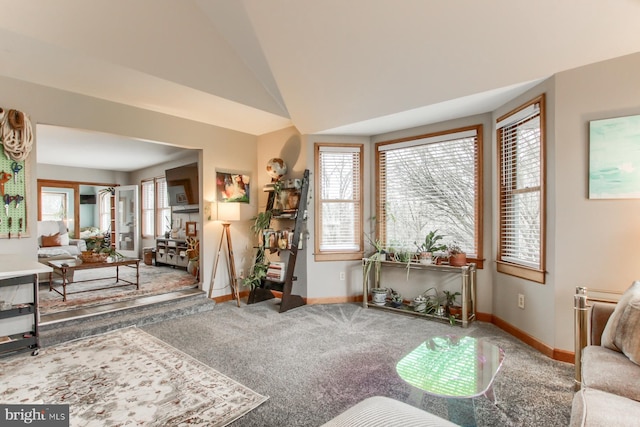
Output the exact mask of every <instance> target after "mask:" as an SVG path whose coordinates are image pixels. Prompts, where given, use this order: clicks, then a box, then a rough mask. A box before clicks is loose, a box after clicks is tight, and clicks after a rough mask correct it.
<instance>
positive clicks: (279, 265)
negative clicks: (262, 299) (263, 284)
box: [267, 262, 284, 282]
mask: <svg viewBox="0 0 640 427" xmlns="http://www.w3.org/2000/svg"><path fill="white" fill-rule="evenodd" d="M267 280H273V281H274V282H282V281H284V262H271V263H269V268H267Z"/></svg>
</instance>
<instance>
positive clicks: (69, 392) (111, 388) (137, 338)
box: [0, 327, 268, 426]
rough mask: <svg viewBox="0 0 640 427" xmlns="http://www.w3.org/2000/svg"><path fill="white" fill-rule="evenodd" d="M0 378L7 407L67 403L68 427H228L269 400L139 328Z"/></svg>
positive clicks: (26, 362)
mask: <svg viewBox="0 0 640 427" xmlns="http://www.w3.org/2000/svg"><path fill="white" fill-rule="evenodd" d="M196 338H197V337H196ZM0 376H1V377H2V383H1V385H0V401H2V403H6V404H29V403H31V404H69V413H70V425H71V426H107V425H108V426H128V425H131V426H133V425H136V426H139V425H144V426H179V425H204V426H225V425H228V424H229V423H231V422H233V421H234V420H236V419H238V418H240V417H242V416H243V415H245V414H247V413H248V412H250V411H251V410H253V409H254V408H256V407H258V406H259V405H261V404H262V403H263V402H265V401H266V400H267V399H268V397H266V396H262V395H260V394H258V393H255V392H254V391H252V390H250V389H248V388H247V387H245V386H243V385H241V384H239V383H238V382H236V381H234V380H232V379H230V378H228V377H227V376H225V375H223V374H221V373H220V372H218V371H216V370H214V369H212V368H210V367H208V366H206V365H205V364H203V363H201V362H199V361H197V360H196V359H194V358H192V357H191V356H189V355H187V354H185V353H183V352H181V351H180V350H178V349H176V348H174V347H172V346H170V345H168V344H167V343H165V342H163V341H161V340H159V339H158V338H155V337H153V336H151V335H149V334H147V333H146V332H144V331H142V330H140V329H138V328H136V327H131V328H125V329H120V330H117V331H114V332H110V333H107V334H103V335H97V336H93V337H89V338H84V339H81V340H76V341H71V342H67V343H64V344H61V345H58V346H55V347H51V348H45V349H42V350H41V351H40V355H39V356H37V357H28V356H27V357H25V356H24V355H23V354H22V355H15V356H11V357H9V358H7V359H5V360H3V361H2V363H1V364H0Z"/></svg>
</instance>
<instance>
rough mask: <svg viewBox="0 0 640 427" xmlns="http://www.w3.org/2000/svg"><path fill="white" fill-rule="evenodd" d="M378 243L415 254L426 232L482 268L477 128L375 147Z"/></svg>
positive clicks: (480, 180) (419, 137)
mask: <svg viewBox="0 0 640 427" xmlns="http://www.w3.org/2000/svg"><path fill="white" fill-rule="evenodd" d="M376 155H377V159H376V164H377V174H378V180H377V181H378V190H377V197H378V203H377V206H378V211H377V220H378V224H377V226H378V234H379V235H378V238H379V239H380V240H381V241H382V242H383V244H385V245H386V246H387V248H391V249H394V250H409V251H415V250H416V249H417V247H416V243H417V244H420V243H421V242H423V241H424V239H425V236H426V235H427V233H429V232H430V231H432V230H437V231H438V234H441V235H443V236H444V239H443V240H444V242H445V243H446V244H449V243H457V244H459V245H460V246H461V248H462V249H463V250H464V251H465V252H466V253H467V257H468V258H470V259H471V260H474V261H475V262H477V263H478V266H479V267H481V264H482V253H481V252H482V227H481V224H482V212H481V206H482V205H481V193H482V191H481V186H482V177H481V174H482V166H481V165H482V125H478V126H473V127H469V128H463V129H455V130H451V131H448V132H443V133H439V134H430V135H420V136H416V137H412V138H406V139H402V140H396V141H388V142H382V143H378V144H377V145H376Z"/></svg>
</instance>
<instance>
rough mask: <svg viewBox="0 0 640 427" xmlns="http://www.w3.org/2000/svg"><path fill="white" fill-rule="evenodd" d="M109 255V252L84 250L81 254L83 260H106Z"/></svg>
mask: <svg viewBox="0 0 640 427" xmlns="http://www.w3.org/2000/svg"><path fill="white" fill-rule="evenodd" d="M108 257H109V254H106V253H103V254H101V253H97V252H92V251H83V252H82V254H80V259H81V260H82V262H105V261H106V260H107V258H108Z"/></svg>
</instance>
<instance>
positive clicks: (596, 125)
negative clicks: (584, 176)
mask: <svg viewBox="0 0 640 427" xmlns="http://www.w3.org/2000/svg"><path fill="white" fill-rule="evenodd" d="M638 198H640V115H634V116H624V117H615V118H609V119H600V120H592V121H590V122H589V199H638Z"/></svg>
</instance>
